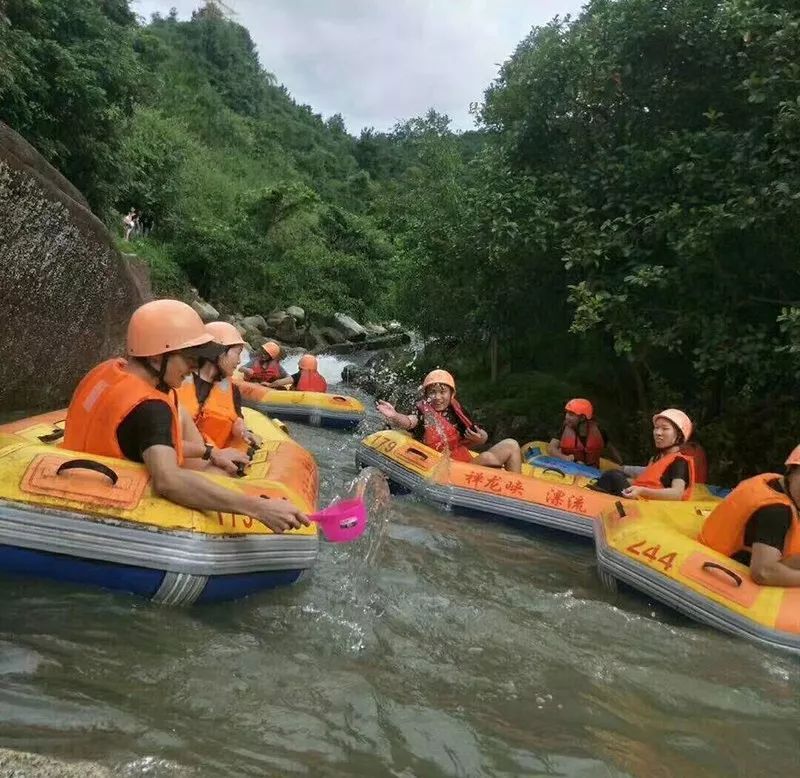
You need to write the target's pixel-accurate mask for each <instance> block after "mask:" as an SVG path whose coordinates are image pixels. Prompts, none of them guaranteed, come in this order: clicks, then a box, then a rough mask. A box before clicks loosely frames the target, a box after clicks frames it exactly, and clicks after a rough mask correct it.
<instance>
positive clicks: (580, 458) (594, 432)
mask: <svg viewBox="0 0 800 778" xmlns="http://www.w3.org/2000/svg"><path fill="white" fill-rule="evenodd" d="M558 447H559V448H560V449H561V453H562V454H572V456H573V457H575V461H576V462H583V463H584V464H587V465H591V466H592V467H597V465H599V464H600V455H601V454H602V453H603V449H604V448H605V447H606V443H605V441H604V440H603V436H602V434H601V433H600V428H599V427H598V426H597V424H595V423H594V422H593V421H587V428H586V443H584V442H583V441H582V440H581V439H580V436H579V435H578V430H577V429H573V428H572V427H567V426H566V425H564V429H563V430H562V431H561V440H560V441H559V444H558Z"/></svg>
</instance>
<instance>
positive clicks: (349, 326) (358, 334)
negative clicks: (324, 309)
mask: <svg viewBox="0 0 800 778" xmlns="http://www.w3.org/2000/svg"><path fill="white" fill-rule="evenodd" d="M333 318H334V320H335V321H336V327H337V328H338V329H339V330H341V331H342V333H343V334H344V336H345V337H346V338H347V339H348V340H354V341H357V340H364V338H366V337H367V331H366V330H365V329H364V328H363V327H362V326H361V325H360V324H359V323H358V322H357V321H356V320H355V319H353V318H352V317H350V316H347V315H346V314H344V313H336V314H334V316H333Z"/></svg>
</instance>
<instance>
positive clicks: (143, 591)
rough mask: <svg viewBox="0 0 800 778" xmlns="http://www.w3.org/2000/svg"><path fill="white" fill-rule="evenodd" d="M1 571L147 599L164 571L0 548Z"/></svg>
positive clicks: (10, 547) (23, 549)
mask: <svg viewBox="0 0 800 778" xmlns="http://www.w3.org/2000/svg"><path fill="white" fill-rule="evenodd" d="M0 571H2V572H4V573H12V574H16V575H27V576H33V577H35V578H48V579H50V580H52V581H68V582H70V583H76V584H87V585H90V586H99V587H102V588H103V589H116V590H119V591H123V592H131V593H132V594H139V595H141V596H143V597H147V598H148V599H149V598H151V597H152V596H153V595H154V594H155V593H156V591H158V587H159V586H161V582H162V581H163V580H164V571H163V570H149V569H147V568H146V567H133V566H130V565H120V564H116V563H114V562H100V561H97V560H93V559H79V558H77V557H71V556H67V555H65V554H52V553H50V552H49V551H34V550H32V549H29V548H17V547H16V546H0Z"/></svg>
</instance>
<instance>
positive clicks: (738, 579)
mask: <svg viewBox="0 0 800 778" xmlns="http://www.w3.org/2000/svg"><path fill="white" fill-rule="evenodd" d="M701 569H703V570H720V571H721V572H723V573H725V575H728V576H730V577H731V578H732V579H733V580H734V582H735V583H736V586H737V587H738V586H741V585H742V576H740V575H738V574H737V573H734V572H733V570H728V568H727V567H724V566H723V565H720V564H717V563H716V562H703V564H702V568H701Z"/></svg>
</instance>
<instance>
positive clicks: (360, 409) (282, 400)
mask: <svg viewBox="0 0 800 778" xmlns="http://www.w3.org/2000/svg"><path fill="white" fill-rule="evenodd" d="M234 381H235V383H236V385H237V386H238V387H239V391H240V392H241V393H242V397H243V398H244V399H246V400H247V401H248V402H254V403H258V404H259V405H263V406H264V407H265V408H267V409H268V408H269V407H270V405H272V406H284V407H285V406H287V405H297V406H300V407H305V408H314V409H318V410H322V411H331V412H337V411H338V412H339V413H344V412H347V413H364V404H363V403H362V402H360V401H359V400H357V399H356V398H355V397H349V396H348V395H344V394H331V393H326V392H295V391H294V390H290V391H287V390H285V389H270V388H268V387H266V386H261V385H260V384H254V383H251V382H249V381H245V380H243V379H241V378H239V377H236V378H234Z"/></svg>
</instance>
